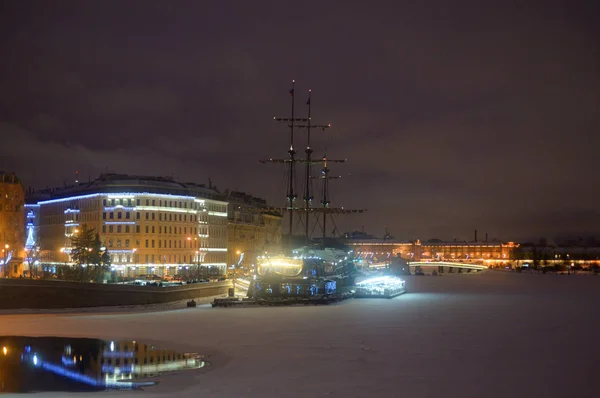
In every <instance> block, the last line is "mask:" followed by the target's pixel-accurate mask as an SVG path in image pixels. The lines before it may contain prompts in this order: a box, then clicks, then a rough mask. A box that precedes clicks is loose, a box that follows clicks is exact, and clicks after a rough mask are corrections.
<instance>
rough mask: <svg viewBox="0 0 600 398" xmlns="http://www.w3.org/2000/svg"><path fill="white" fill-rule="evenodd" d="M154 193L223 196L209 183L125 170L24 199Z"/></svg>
mask: <svg viewBox="0 0 600 398" xmlns="http://www.w3.org/2000/svg"><path fill="white" fill-rule="evenodd" d="M124 192H128V193H129V192H131V193H143V192H148V193H156V194H170V195H184V196H193V197H201V198H206V199H215V200H223V196H222V195H221V194H220V193H219V191H217V190H216V189H215V188H213V187H206V186H205V185H202V184H195V183H191V182H186V183H182V182H178V181H175V180H174V179H173V178H171V177H152V176H135V175H126V174H102V175H100V177H98V178H97V179H95V180H93V181H89V182H79V183H75V184H73V185H69V186H65V187H60V188H48V189H43V190H38V191H35V192H33V193H32V194H30V195H28V197H27V202H28V203H35V202H38V201H43V200H50V199H61V198H68V197H70V196H79V195H89V194H94V193H124Z"/></svg>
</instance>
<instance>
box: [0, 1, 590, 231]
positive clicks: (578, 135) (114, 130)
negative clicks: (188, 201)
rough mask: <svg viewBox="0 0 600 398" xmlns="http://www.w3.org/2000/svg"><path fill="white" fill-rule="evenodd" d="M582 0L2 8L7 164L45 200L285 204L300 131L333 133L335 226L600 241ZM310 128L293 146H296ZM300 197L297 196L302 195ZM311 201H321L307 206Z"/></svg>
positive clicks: (29, 4)
mask: <svg viewBox="0 0 600 398" xmlns="http://www.w3.org/2000/svg"><path fill="white" fill-rule="evenodd" d="M592 3H593V2H580V1H562V2H559V1H552V0H548V1H530V2H528V1H519V2H517V1H499V0H497V1H492V0H490V1H447V0H437V1H401V0H397V1H390V2H383V1H370V2H366V1H354V0H352V1H351V0H348V1H315V2H310V1H296V2H288V1H272V2H267V1H155V0H145V1H141V0H140V1H85V2H84V1H53V2H50V1H25V0H18V1H16V0H15V1H3V2H2V4H1V5H0V135H1V137H2V145H0V169H5V170H8V171H14V172H16V173H17V174H18V175H19V176H20V177H21V178H22V179H23V182H24V185H25V187H28V186H31V187H34V188H45V187H53V186H60V185H63V184H64V183H65V182H72V181H73V180H74V178H75V170H79V171H80V179H81V180H87V179H88V177H91V178H92V179H93V178H95V177H97V176H98V175H99V174H100V173H104V172H107V171H108V172H117V173H129V174H139V175H163V176H174V177H175V178H176V179H177V180H179V181H193V182H198V183H208V179H209V178H211V179H212V181H213V182H214V184H216V185H217V187H218V188H219V190H221V191H223V190H225V189H233V190H242V191H247V192H250V193H252V194H254V195H256V196H261V197H265V198H266V199H268V200H269V201H270V202H271V203H272V204H273V205H278V206H282V205H284V203H285V182H284V171H283V169H282V168H281V167H278V166H276V165H261V164H259V163H258V160H259V159H265V158H269V157H285V156H286V150H287V146H288V140H289V134H288V129H287V128H286V127H285V126H284V125H278V124H277V123H275V122H274V121H273V116H289V112H290V95H289V94H288V90H289V89H290V88H291V80H292V79H295V80H296V91H295V92H296V104H297V108H296V115H297V116H305V115H306V108H307V107H306V105H305V102H306V97H307V94H306V93H307V90H308V89H309V88H311V89H312V90H313V97H312V105H313V121H314V122H316V123H331V124H332V128H331V129H330V130H329V131H327V132H325V133H323V132H321V131H318V132H316V133H315V134H314V137H315V139H314V148H315V154H316V155H318V156H321V155H322V154H323V152H324V151H325V148H327V154H328V156H329V157H330V158H347V159H348V160H349V162H348V163H347V164H346V165H334V166H332V174H333V175H342V176H343V179H342V180H337V181H333V182H332V183H331V184H332V192H331V193H332V200H333V203H332V205H336V206H344V207H348V208H367V209H369V211H368V212H367V213H366V214H365V215H358V216H346V217H344V218H340V219H339V220H338V224H339V228H340V229H343V230H359V229H360V228H361V225H363V224H364V225H365V228H366V230H367V232H369V233H372V234H375V235H382V234H383V232H384V229H385V225H386V224H387V225H388V226H389V229H390V232H391V233H392V234H393V235H394V236H395V237H397V238H401V239H412V238H421V239H428V238H442V239H453V238H457V239H470V238H472V235H473V229H475V228H477V229H478V230H479V231H480V237H482V236H483V234H484V233H485V232H488V233H489V236H490V238H494V237H497V238H499V239H502V240H513V239H517V240H519V239H534V238H535V239H537V238H539V237H541V236H545V237H548V238H552V237H554V236H555V235H557V234H563V233H567V234H575V235H582V236H587V235H588V234H598V233H600V213H599V211H598V197H600V184H598V171H599V161H598V147H599V144H600V139H599V134H598V133H599V130H600V73H599V71H600V47H599V46H598V37H600V28H599V26H600V21H599V20H598V16H599V15H600V9H599V7H598V6H597V5H596V6H593V7H592V6H591V4H592ZM304 142H305V134H304V133H301V132H299V133H298V134H297V135H296V146H297V148H298V150H299V151H300V152H301V151H303V149H304V145H305V144H304ZM299 188H300V184H299ZM315 199H316V200H317V201H318V200H319V199H320V198H319V196H318V195H315Z"/></svg>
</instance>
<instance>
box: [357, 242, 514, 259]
mask: <svg viewBox="0 0 600 398" xmlns="http://www.w3.org/2000/svg"><path fill="white" fill-rule="evenodd" d="M347 244H348V245H349V246H350V247H352V248H353V249H354V251H355V253H356V255H357V257H358V258H360V259H362V260H366V261H369V262H385V261H387V260H390V259H391V258H394V257H400V258H403V259H406V260H409V261H427V260H431V261H460V262H467V263H468V262H475V263H486V264H489V265H495V264H502V263H508V262H509V261H510V260H512V259H513V258H514V255H513V254H514V251H515V249H516V248H517V247H519V245H518V244H517V243H514V242H495V241H493V242H465V241H462V242H461V241H452V242H444V241H439V240H432V241H428V242H421V241H420V240H416V241H408V242H407V241H395V240H377V239H369V240H355V241H352V240H350V241H348V242H347Z"/></svg>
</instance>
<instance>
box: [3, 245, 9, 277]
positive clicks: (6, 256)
mask: <svg viewBox="0 0 600 398" xmlns="http://www.w3.org/2000/svg"><path fill="white" fill-rule="evenodd" d="M9 247H10V246H9V245H8V243H7V244H5V245H4V249H2V253H3V254H4V256H3V257H4V262H3V263H2V268H3V269H2V271H3V272H2V274H3V275H2V276H4V277H5V278H6V275H7V273H8V272H7V270H8V268H7V265H8V264H6V260H7V259H8V248H9Z"/></svg>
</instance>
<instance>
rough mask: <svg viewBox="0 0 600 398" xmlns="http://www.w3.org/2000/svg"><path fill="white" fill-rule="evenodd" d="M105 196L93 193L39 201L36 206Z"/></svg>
mask: <svg viewBox="0 0 600 398" xmlns="http://www.w3.org/2000/svg"><path fill="white" fill-rule="evenodd" d="M106 195H107V194H103V193H93V194H89V195H79V196H71V197H69V198H61V199H50V200H41V201H39V202H38V203H37V204H38V206H39V205H48V204H51V203H60V202H68V201H70V200H77V199H90V198H97V197H98V196H106Z"/></svg>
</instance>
